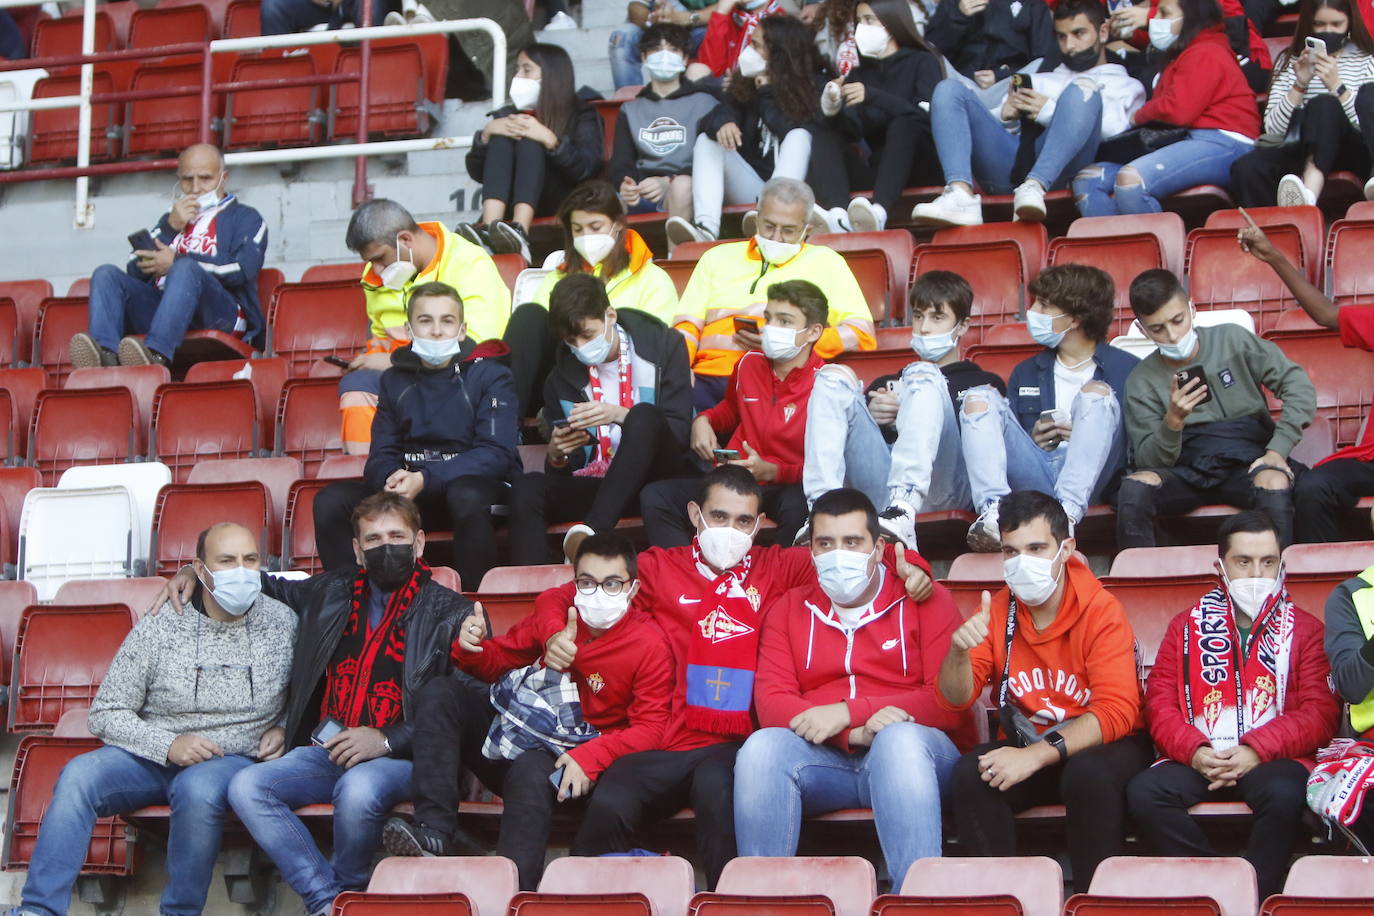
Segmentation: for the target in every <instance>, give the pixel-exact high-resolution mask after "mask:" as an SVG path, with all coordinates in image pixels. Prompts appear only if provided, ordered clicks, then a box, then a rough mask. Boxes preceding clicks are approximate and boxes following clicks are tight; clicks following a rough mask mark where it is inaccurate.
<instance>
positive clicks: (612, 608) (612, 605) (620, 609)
mask: <svg viewBox="0 0 1374 916" xmlns="http://www.w3.org/2000/svg"><path fill="white" fill-rule="evenodd" d="M573 606H574V607H576V608H577V616H579V617H581V618H582V622H583V623H585V624H586V625H587V626H589V627H591V628H592V629H593V630H607V629H610V628H611V627H613V626H615V625H616V624H617V623H619V622H620V618H622V617H624V616H625V615H626V614H627V613H628V612H629V610H630V585H629V584H627V585H626V586H625V587H624V588H623V589H621V592H620V594H618V595H608V594H606V593H605V592H604V591H602V590H601V586H599V585H598V586H597V587H596V591H594V592H592V593H591V594H590V595H584V594H582V592H581V591H580V590H579V591H578V592H577V595H576V597H574V598H573Z"/></svg>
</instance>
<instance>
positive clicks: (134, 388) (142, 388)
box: [62, 366, 172, 455]
mask: <svg viewBox="0 0 1374 916" xmlns="http://www.w3.org/2000/svg"><path fill="white" fill-rule="evenodd" d="M171 380H172V374H171V373H170V372H168V371H167V367H166V366H101V367H99V368H95V369H75V370H73V371H72V374H71V375H69V376H67V380H66V382H65V383H64V384H63V385H62V387H63V389H65V390H67V391H73V390H84V389H88V388H125V389H128V392H129V396H130V397H132V398H133V401H134V409H135V410H136V411H137V413H138V442H137V444H136V446H135V447H136V448H137V449H138V453H139V454H140V455H142V454H146V453H147V448H148V426H149V424H150V423H152V420H153V399H154V397H155V396H156V394H157V389H158V387H159V386H160V385H166V384H168V383H169V382H171Z"/></svg>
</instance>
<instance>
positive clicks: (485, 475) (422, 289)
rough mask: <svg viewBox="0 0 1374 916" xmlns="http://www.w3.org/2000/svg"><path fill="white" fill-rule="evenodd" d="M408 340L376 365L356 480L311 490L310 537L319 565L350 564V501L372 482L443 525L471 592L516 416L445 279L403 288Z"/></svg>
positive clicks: (490, 561) (501, 493)
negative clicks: (470, 340)
mask: <svg viewBox="0 0 1374 916" xmlns="http://www.w3.org/2000/svg"><path fill="white" fill-rule="evenodd" d="M407 312H408V322H407V323H408V325H409V328H408V330H409V332H410V334H409V336H410V345H409V346H403V347H399V348H398V349H396V350H393V351H392V353H391V368H390V369H388V370H387V371H386V372H384V373H382V380H381V394H380V396H379V399H378V403H377V416H376V418H375V419H374V420H373V422H372V451H371V452H370V453H369V454H368V456H367V466H366V467H365V468H364V470H363V477H364V479H363V480H361V481H357V480H336V481H334V482H333V483H331V484H329V485H328V486H327V487H325V488H324V489H323V490H321V491H320V492H319V493H318V494H316V496H315V506H314V514H315V543H316V545H317V546H318V547H319V552H320V562H321V563H322V564H323V566H324V568H325V569H340V570H348V571H352V569H353V567H354V562H355V557H354V554H353V549H352V543H351V541H350V539H349V537H348V533H347V532H348V531H349V529H350V525H349V521H350V519H351V518H352V517H353V509H354V507H355V506H357V505H358V504H359V503H361V502H362V501H363V500H364V499H366V498H367V497H368V496H370V495H371V494H373V493H376V492H378V491H379V490H385V491H387V492H391V493H397V494H399V495H401V496H404V497H405V498H406V499H411V500H414V501H415V503H416V504H417V505H418V506H419V507H420V512H421V517H422V518H427V519H428V520H429V527H430V529H431V530H436V529H437V530H441V531H442V530H447V531H452V532H453V563H454V566H455V567H456V568H457V570H458V575H459V577H460V578H461V580H462V584H463V587H464V588H465V589H467V590H468V591H476V590H477V587H478V585H480V584H481V582H482V576H483V575H485V574H486V572H487V570H489V569H491V568H492V567H493V566H495V565H496V544H495V538H494V535H493V533H492V528H491V507H492V506H493V505H499V504H504V503H505V502H506V499H507V496H508V492H507V487H508V483H509V481H510V480H511V479H512V478H513V477H514V476H515V475H516V474H517V473H518V472H519V469H520V453H519V451H518V450H517V448H516V446H517V444H518V440H519V425H520V418H519V417H518V416H516V412H515V392H514V391H513V390H512V385H511V374H510V370H509V369H507V368H506V367H505V366H503V365H502V364H501V363H500V361H499V360H500V358H501V357H502V356H503V355H504V354H505V353H506V352H507V348H506V345H505V344H503V343H501V342H500V341H499V340H493V341H487V342H485V343H482V344H478V345H477V347H476V348H475V349H471V350H469V352H468V354H467V355H462V354H461V352H460V351H461V350H462V349H463V345H464V343H465V342H466V339H467V338H466V334H467V331H466V327H465V323H464V321H463V302H462V299H461V298H460V297H459V295H458V291H457V290H455V289H454V288H453V287H451V286H449V285H448V284H446V283H425V284H422V285H420V286H417V287H415V288H414V289H413V290H411V293H410V301H409V305H408V307H407Z"/></svg>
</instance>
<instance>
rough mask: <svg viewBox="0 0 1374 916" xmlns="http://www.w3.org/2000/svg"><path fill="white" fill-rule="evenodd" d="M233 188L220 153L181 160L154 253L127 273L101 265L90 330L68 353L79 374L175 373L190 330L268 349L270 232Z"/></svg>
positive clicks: (185, 155) (94, 280)
mask: <svg viewBox="0 0 1374 916" xmlns="http://www.w3.org/2000/svg"><path fill="white" fill-rule="evenodd" d="M228 178H229V172H228V170H227V169H225V167H224V156H223V154H221V153H220V151H219V150H218V149H217V148H215V147H213V146H211V145H209V144H208V143H197V144H195V145H194V146H188V147H186V149H184V150H182V151H181V155H180V156H178V157H177V180H176V190H175V192H174V193H175V195H176V200H175V202H174V203H173V204H172V208H171V209H170V210H168V211H167V212H166V213H164V214H162V216H161V217H160V218H159V219H158V221H157V223H156V225H154V226H151V227H150V228H149V230H148V231H149V233H150V235H151V236H152V240H153V244H152V247H150V248H141V249H138V250H136V251H135V252H134V256H133V257H132V258H130V259H129V263H128V264H126V265H125V267H124V269H123V270H120V269H119V268H118V267H116V266H114V265H113V264H102V265H101V266H100V267H97V268H96V269H95V273H94V274H92V275H91V293H90V304H89V308H90V322H89V324H88V326H87V330H86V331H82V332H80V333H77V334H73V335H72V339H71V343H70V344H69V345H68V347H67V356H68V358H69V359H70V360H71V364H72V367H73V368H75V369H89V368H91V367H93V366H171V364H172V358H173V357H174V356H176V351H177V347H179V346H181V340H182V338H183V337H185V336H186V332H187V331H192V330H209V331H223V332H225V333H227V334H230V335H232V336H234V337H238V338H240V339H241V340H243V341H245V342H246V343H248V344H249V345H251V346H252V347H254V348H255V349H262V346H263V332H264V329H265V328H266V324H267V322H266V321H265V320H264V318H263V313H262V305H261V303H259V302H258V271H259V270H261V269H262V262H263V258H264V257H265V256H266V254H267V226H266V225H265V224H264V223H263V221H262V216H261V215H260V214H259V213H258V211H257V210H254V209H253V208H252V207H249V206H247V205H246V204H241V203H239V199H238V198H237V197H235V196H234V195H233V194H229V193H227V192H226V191H225V189H224V184H225V182H226V181H227V180H228ZM138 334H146V335H147V336H146V337H144V338H142V339H140V338H139V337H137V336H134V335H138ZM125 335H129V336H125Z"/></svg>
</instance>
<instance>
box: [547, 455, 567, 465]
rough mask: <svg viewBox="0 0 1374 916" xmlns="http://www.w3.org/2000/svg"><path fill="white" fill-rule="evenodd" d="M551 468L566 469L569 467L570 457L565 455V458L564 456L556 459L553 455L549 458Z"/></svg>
mask: <svg viewBox="0 0 1374 916" xmlns="http://www.w3.org/2000/svg"><path fill="white" fill-rule="evenodd" d="M549 466H550V467H555V468H565V467H567V466H568V456H567V455H564V456H562V457H561V458H554V457H553V456H552V455H550V456H549Z"/></svg>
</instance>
